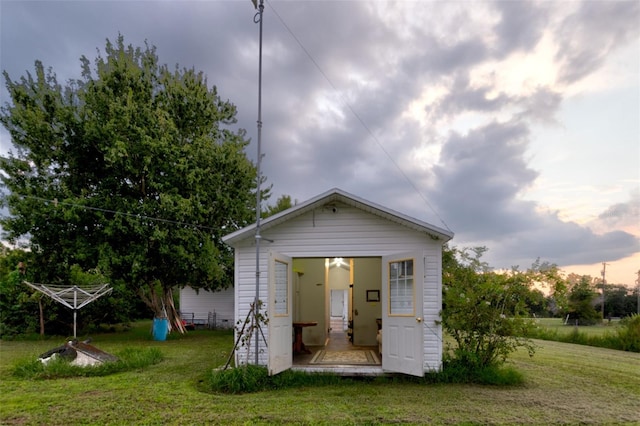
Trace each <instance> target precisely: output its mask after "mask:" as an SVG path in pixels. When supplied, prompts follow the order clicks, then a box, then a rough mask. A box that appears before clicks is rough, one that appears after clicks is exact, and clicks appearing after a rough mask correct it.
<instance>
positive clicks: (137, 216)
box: [19, 194, 219, 231]
mask: <svg viewBox="0 0 640 426" xmlns="http://www.w3.org/2000/svg"><path fill="white" fill-rule="evenodd" d="M19 196H20V197H22V198H29V199H32V200H38V201H42V202H45V203H52V204H53V205H54V206H56V207H57V206H58V205H61V206H70V207H77V208H81V209H85V210H92V211H98V212H102V213H112V214H114V215H119V216H126V217H131V218H135V219H145V220H151V221H155V222H163V223H169V224H172V225H179V226H189V227H193V228H199V229H204V230H208V231H219V229H216V228H213V227H211V226H204V225H197V224H194V223H188V222H181V221H179V220H171V219H164V218H161V217H153V216H147V215H143V214H137V213H128V212H121V211H117V210H111V209H105V208H101V207H91V206H85V205H83V204H77V203H70V202H67V201H59V200H58V199H57V198H54V199H53V200H51V199H48V198H43V197H36V196H33V195H22V194H19Z"/></svg>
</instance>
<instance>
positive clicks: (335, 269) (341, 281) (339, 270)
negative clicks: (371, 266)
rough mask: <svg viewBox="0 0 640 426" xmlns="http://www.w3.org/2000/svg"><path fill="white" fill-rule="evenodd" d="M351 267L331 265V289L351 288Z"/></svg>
mask: <svg viewBox="0 0 640 426" xmlns="http://www.w3.org/2000/svg"><path fill="white" fill-rule="evenodd" d="M349 284H350V283H349V269H348V268H347V267H345V266H331V267H330V268H329V288H330V289H331V290H348V289H349Z"/></svg>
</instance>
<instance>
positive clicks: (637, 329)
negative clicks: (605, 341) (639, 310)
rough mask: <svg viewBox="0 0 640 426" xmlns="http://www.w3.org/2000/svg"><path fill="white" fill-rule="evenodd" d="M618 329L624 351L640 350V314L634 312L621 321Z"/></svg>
mask: <svg viewBox="0 0 640 426" xmlns="http://www.w3.org/2000/svg"><path fill="white" fill-rule="evenodd" d="M620 326H621V327H620V328H618V330H617V332H618V333H617V334H618V339H619V340H620V346H621V348H620V349H622V350H623V351H631V352H640V315H638V314H633V315H631V316H629V317H625V318H623V319H622V320H621V321H620Z"/></svg>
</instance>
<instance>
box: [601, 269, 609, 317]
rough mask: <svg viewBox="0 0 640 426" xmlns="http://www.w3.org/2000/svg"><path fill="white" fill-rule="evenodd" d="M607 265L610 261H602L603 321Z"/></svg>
mask: <svg viewBox="0 0 640 426" xmlns="http://www.w3.org/2000/svg"><path fill="white" fill-rule="evenodd" d="M607 265H608V263H606V262H602V305H601V308H602V321H604V286H605V284H606V283H607V279H606V273H607Z"/></svg>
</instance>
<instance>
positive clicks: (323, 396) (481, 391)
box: [0, 323, 640, 425]
mask: <svg viewBox="0 0 640 426" xmlns="http://www.w3.org/2000/svg"><path fill="white" fill-rule="evenodd" d="M149 327H150V325H149V323H143V324H138V325H137V328H135V329H133V330H131V331H129V332H123V333H114V334H101V335H95V336H92V337H93V338H94V341H93V343H94V344H95V345H96V346H98V347H99V348H101V349H103V350H106V351H109V352H117V351H119V350H121V349H123V348H125V347H134V348H135V347H158V348H160V349H161V351H162V353H163V354H164V356H165V360H164V361H162V362H161V363H159V364H157V365H153V366H151V367H148V368H146V369H144V370H141V371H129V372H125V373H118V374H114V375H111V376H105V377H92V378H75V379H57V380H45V381H43V380H32V381H29V380H19V379H16V378H14V377H12V376H11V374H10V372H11V369H12V366H13V365H14V364H15V362H16V361H17V360H19V359H24V358H30V357H37V356H38V355H39V354H40V353H42V352H44V351H46V350H48V349H50V348H52V347H54V346H57V345H59V344H60V343H62V342H61V341H60V340H59V339H54V340H49V341H8V342H7V341H2V342H1V343H0V424H9V425H11V424H19V425H23V424H47V425H58V424H60V425H62V424H96V425H105V424H180V425H190V424H286V423H296V424H326V425H336V424H379V423H408V424H540V425H542V424H544V425H546V424H554V423H555V424H625V423H626V424H640V403H639V401H640V354H638V353H629V352H622V351H614V350H608V349H601V348H594V347H587V346H579V345H572V344H564V343H558V342H547V341H536V343H537V344H538V345H539V348H538V351H537V353H536V355H535V356H534V357H533V358H529V357H528V355H527V354H526V353H525V352H524V351H523V352H518V353H516V354H515V355H514V356H513V357H512V360H511V361H510V363H511V364H512V365H514V366H515V367H516V368H517V369H518V370H519V371H521V372H522V373H523V374H524V375H525V377H526V384H525V385H524V386H519V387H506V388H505V387H491V386H478V385H424V384H410V383H401V382H392V381H387V380H383V379H377V380H373V381H371V380H360V381H354V380H345V382H344V383H342V384H340V385H334V386H331V387H305V388H298V389H287V390H279V391H270V392H261V393H255V394H244V395H218V394H208V393H203V392H201V391H199V381H200V380H201V379H202V378H203V377H204V375H205V374H206V372H207V371H209V370H210V369H211V368H213V367H216V366H218V365H220V364H222V363H223V362H224V360H226V357H227V356H228V352H229V350H230V349H231V346H232V335H231V332H228V331H227V332H221V331H215V332H212V331H195V332H190V333H189V334H188V335H187V336H184V337H179V336H174V335H171V336H170V338H169V339H168V340H167V341H165V342H155V341H153V340H151V336H150V334H149Z"/></svg>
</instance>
